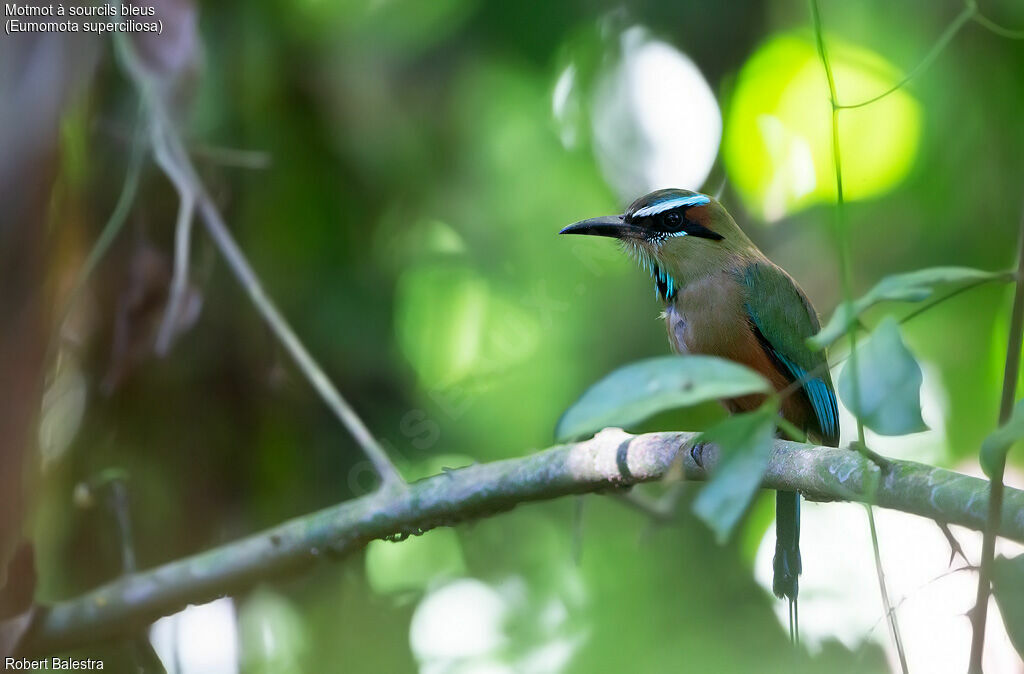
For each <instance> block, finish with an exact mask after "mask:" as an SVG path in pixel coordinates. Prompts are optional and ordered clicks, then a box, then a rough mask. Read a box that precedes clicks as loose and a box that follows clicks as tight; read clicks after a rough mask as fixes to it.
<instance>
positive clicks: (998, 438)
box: [981, 400, 1024, 477]
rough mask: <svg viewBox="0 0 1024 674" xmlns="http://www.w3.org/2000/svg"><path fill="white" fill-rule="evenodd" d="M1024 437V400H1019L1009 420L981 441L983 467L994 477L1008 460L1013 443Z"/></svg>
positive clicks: (986, 472) (987, 473)
mask: <svg viewBox="0 0 1024 674" xmlns="http://www.w3.org/2000/svg"><path fill="white" fill-rule="evenodd" d="M1021 438H1024V400H1019V401H1017V404H1016V406H1014V408H1013V414H1011V415H1010V419H1009V421H1007V422H1006V423H1005V424H1003V425H1002V426H1000V427H999V428H997V429H996V430H994V431H992V433H990V434H989V436H988V437H987V438H985V441H984V442H982V443H981V469H982V470H984V471H985V474H986V475H988V476H989V477H992V476H993V475H994V474H995V473H997V472H998V470H997V469H998V467H999V466H1000V465H1002V464H1003V463H1004V462H1005V461H1006V453H1007V452H1009V451H1010V447H1012V446H1013V443H1015V442H1017V441H1018V440H1020V439H1021Z"/></svg>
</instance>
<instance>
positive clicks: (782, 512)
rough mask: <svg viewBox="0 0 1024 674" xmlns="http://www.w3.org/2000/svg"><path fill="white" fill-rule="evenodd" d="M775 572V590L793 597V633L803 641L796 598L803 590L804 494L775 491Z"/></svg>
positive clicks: (790, 634) (791, 610)
mask: <svg viewBox="0 0 1024 674" xmlns="http://www.w3.org/2000/svg"><path fill="white" fill-rule="evenodd" d="M773 567H774V571H775V575H774V577H773V578H772V591H774V592H775V596H776V597H779V598H780V599H781V598H783V597H785V598H787V599H788V600H789V636H790V639H792V640H793V642H794V643H795V642H797V641H798V640H799V631H800V629H799V626H798V623H797V604H796V597H797V594H798V593H799V591H800V570H801V564H800V494H799V493H797V492H795V491H780V492H776V494H775V561H774V563H773Z"/></svg>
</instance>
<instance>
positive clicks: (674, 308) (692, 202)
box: [561, 189, 839, 625]
mask: <svg viewBox="0 0 1024 674" xmlns="http://www.w3.org/2000/svg"><path fill="white" fill-rule="evenodd" d="M561 234H590V235H597V236H610V237H613V238H615V239H618V240H619V241H621V242H622V244H623V246H624V247H625V249H626V250H627V251H628V252H629V253H631V254H632V255H633V256H634V257H635V258H636V260H637V261H638V262H639V263H640V265H641V266H642V267H643V268H644V269H645V270H647V271H649V272H650V273H651V276H652V277H653V278H654V284H655V289H656V292H657V295H658V298H659V299H660V300H661V301H662V302H663V303H664V305H665V314H664V315H665V327H666V328H667V330H668V339H669V342H670V343H671V345H672V348H673V349H674V350H675V351H677V352H679V353H698V354H707V355H711V356H719V357H721V358H727V359H729V360H732V361H735V362H738V363H741V364H743V365H746V366H747V367H749V368H752V369H753V370H756V371H757V372H759V373H761V374H762V375H763V376H764V377H765V378H766V379H768V381H769V382H771V384H772V386H773V387H774V388H775V390H776V391H780V392H781V391H783V390H786V389H788V388H790V386H791V385H792V384H793V383H794V382H800V384H799V386H798V387H796V386H795V387H794V389H795V391H796V392H795V394H793V395H788V396H785V397H784V398H783V400H782V406H781V414H782V416H783V417H784V418H785V419H787V420H788V421H790V422H791V423H793V424H795V425H796V426H797V427H798V428H800V429H801V430H803V431H804V432H805V433H807V434H808V435H809V436H810V437H812V438H814V439H817V440H819V441H820V442H821V443H822V444H825V445H831V446H833V447H835V446H838V444H839V415H838V411H837V407H836V396H835V393H834V391H833V389H832V378H831V376H830V375H829V370H828V365H827V361H826V359H825V354H824V353H823V352H821V351H813V350H811V349H810V348H809V347H808V346H807V343H806V340H807V338H808V337H810V336H811V335H814V334H815V333H816V332H818V329H819V324H818V317H817V314H816V313H815V311H814V307H812V306H811V303H810V302H809V301H808V300H807V296H806V295H804V293H803V291H802V290H801V289H800V287H799V286H798V285H797V284H796V282H795V281H794V280H793V279H792V278H791V277H790V276H789V274H787V273H786V272H785V271H783V270H782V269H781V268H780V267H779V266H777V265H776V264H774V263H773V262H771V261H770V260H769V259H768V258H767V257H765V255H764V253H762V252H761V251H760V250H759V249H758V248H757V246H755V245H754V243H753V242H752V241H751V240H750V239H748V238H747V236H746V235H745V234H744V233H743V232H742V231H741V230H740V228H739V226H738V225H737V224H736V221H735V220H733V219H732V216H730V215H729V213H728V212H727V211H726V210H725V208H723V207H722V205H721V204H720V203H718V201H716V200H715V199H713V198H711V197H709V196H706V195H704V194H698V193H696V192H690V191H688V190H679V189H667V190H658V191H657V192H652V193H651V194H648V195H646V196H643V197H640V198H639V199H637V200H636V201H634V202H633V204H632V205H630V207H629V208H628V209H626V212H625V213H624V214H622V215H613V216H608V217H600V218H592V219H590V220H583V221H581V222H577V223H576V224H573V225H569V226H568V227H566V228H565V229H563V230H562V231H561ZM763 400H764V395H760V394H759V395H748V396H742V397H739V398H732V399H729V400H723V401H722V402H723V404H724V405H725V406H726V407H727V408H728V409H729V410H730V411H731V412H734V413H735V412H745V411H750V410H753V409H755V408H756V407H758V406H759V405H760V404H761V403H762V402H763ZM775 502H776V505H775V514H776V525H775V559H774V564H773V566H774V579H773V582H772V589H773V590H774V592H775V594H776V596H778V597H780V598H782V597H785V598H788V599H789V601H790V606H791V608H792V607H794V606H795V602H796V597H797V593H798V591H799V575H800V571H801V563H800V495H799V494H798V493H796V492H786V491H780V492H778V493H777V494H776V501H775ZM791 620H795V615H793V614H791ZM791 625H792V623H791Z"/></svg>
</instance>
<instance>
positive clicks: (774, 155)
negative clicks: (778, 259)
mask: <svg viewBox="0 0 1024 674" xmlns="http://www.w3.org/2000/svg"><path fill="white" fill-rule="evenodd" d="M829 53H830V56H831V59H832V63H833V69H834V71H835V79H836V87H837V89H838V94H839V99H840V103H843V104H850V103H857V102H860V101H863V100H866V99H869V98H871V97H873V96H877V95H878V94H880V93H882V92H884V91H886V90H888V89H889V88H891V87H892V86H893V85H894V84H896V82H897V81H898V80H899V78H900V73H899V71H898V70H897V69H896V68H895V67H893V66H892V65H891V64H889V63H888V62H887V61H885V60H884V59H882V58H881V57H880V56H878V55H877V54H875V53H874V52H871V51H869V50H867V49H864V48H862V47H857V46H854V45H850V44H848V43H844V42H842V41H840V40H836V39H834V38H829ZM920 135H921V109H920V106H919V105H918V103H917V101H916V100H915V99H914V98H913V97H912V96H911V95H910V94H909V93H907V91H906V90H905V89H900V90H898V91H896V92H894V93H893V94H891V95H889V96H887V97H885V98H883V99H881V100H879V101H877V102H875V103H872V104H871V105H868V106H865V107H862V108H856V109H850V110H843V111H842V112H841V113H840V122H839V142H840V148H841V150H842V160H843V179H844V194H845V196H846V198H847V199H850V200H857V199H868V198H871V197H876V196H878V195H881V194H884V193H886V192H888V191H889V190H891V189H892V188H893V187H895V186H896V185H897V184H899V183H900V181H902V180H903V179H904V178H905V177H906V176H907V174H908V173H909V171H910V169H911V168H912V166H913V162H914V158H915V156H916V155H917V149H918V144H919V141H920ZM723 152H724V159H725V165H726V168H727V170H728V174H729V178H730V180H731V181H732V182H733V184H734V185H735V187H736V189H737V190H738V191H739V192H740V194H741V195H742V197H743V199H744V201H746V203H747V207H748V208H749V209H750V210H752V211H753V212H755V213H759V214H761V215H762V217H764V218H765V219H766V220H769V221H772V220H777V219H779V218H781V217H782V216H784V215H786V214H787V213H792V212H795V211H797V210H799V209H801V208H805V207H807V206H810V205H812V204H815V203H820V202H831V201H834V200H835V197H836V181H835V172H834V168H833V163H832V131H831V112H830V107H829V102H828V87H827V83H826V80H825V75H824V72H823V70H822V67H821V63H820V61H819V60H818V54H817V51H816V50H815V47H814V44H813V43H812V42H811V39H810V37H809V36H803V35H780V36H777V37H774V38H771V39H770V40H768V41H767V42H765V43H764V44H763V45H762V46H761V47H760V48H759V49H758V50H757V51H756V52H755V53H754V55H753V56H751V57H750V59H749V60H748V61H747V63H746V64H745V65H744V66H743V68H742V69H741V71H740V73H739V77H738V79H737V82H736V89H735V92H734V94H733V97H732V100H731V101H730V105H729V113H728V115H727V118H726V126H725V142H724V144H723Z"/></svg>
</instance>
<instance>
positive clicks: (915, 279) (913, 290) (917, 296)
mask: <svg viewBox="0 0 1024 674" xmlns="http://www.w3.org/2000/svg"><path fill="white" fill-rule="evenodd" d="M1010 278H1011V275H1010V274H1009V273H1007V272H1001V271H1000V272H994V271H984V270H982V269H972V268H970V267H931V268H929V269H918V270H917V271H912V272H907V273H906V274H895V275H893V276H886V277H885V278H883V279H882V280H881V281H879V282H878V283H877V284H875V287H874V288H872V289H871V290H869V291H868V293H867V294H866V295H864V296H863V297H861V298H860V299H858V300H855V301H854V302H852V303H850V302H844V303H843V304H840V305H839V306H838V307H836V311H835V313H834V314H832V318H831V319H830V320H829V322H828V325H826V326H825V327H824V328H823V329H822V330H821V332H819V333H818V334H817V335H815V336H814V337H811V338H810V339H809V340H807V343H808V344H809V345H810V346H811V348H815V349H823V348H825V347H827V346H829V345H831V344H832V343H833V342H835V341H836V340H837V339H839V338H840V337H842V336H843V335H844V334H846V332H847V331H848V330H849V329H850V325H851V324H852V323H853V322H854V321H856V320H857V318H858V317H859V316H860V315H861V314H862V313H864V312H865V311H867V310H868V309H869V308H871V307H873V306H874V305H876V304H878V303H879V302H885V301H891V302H921V301H922V300H926V299H928V298H929V297H931V296H932V293H934V292H935V288H936V287H937V286H939V285H943V284H948V283H966V284H968V285H976V284H979V283H984V282H986V281H994V280H997V279H1003V280H1009V279H1010Z"/></svg>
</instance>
